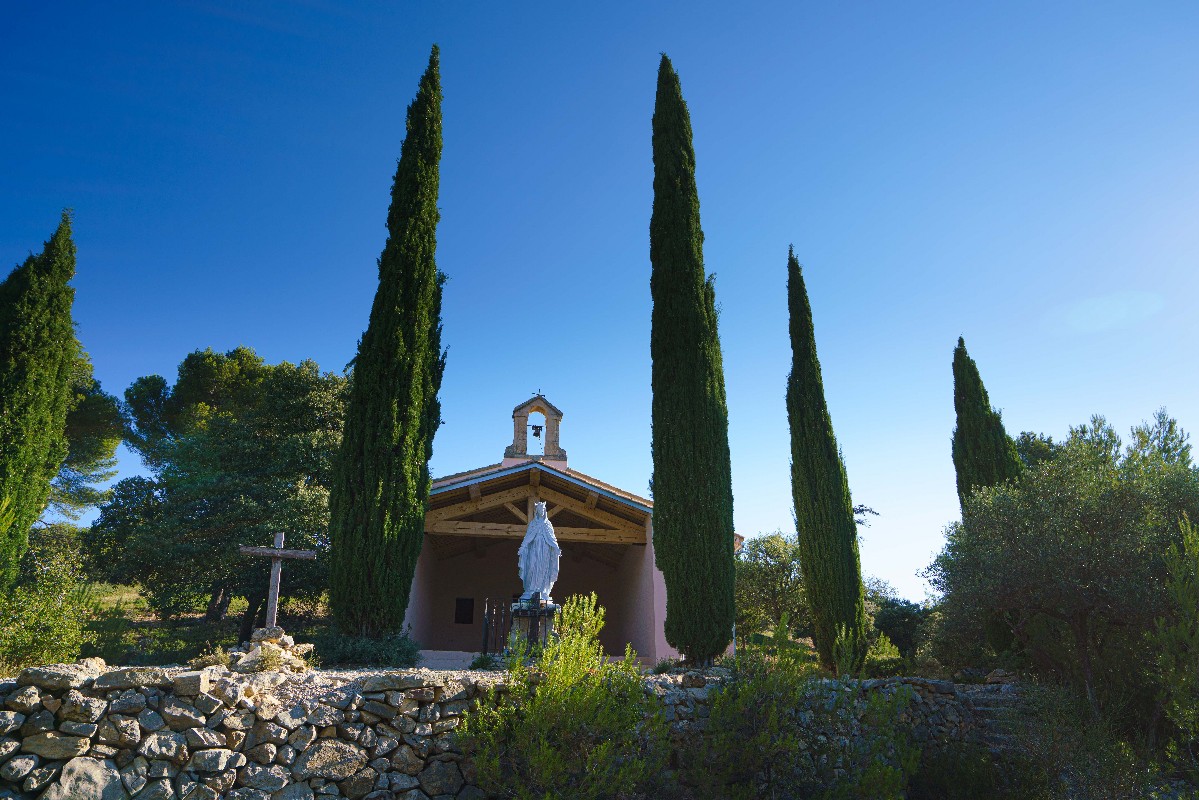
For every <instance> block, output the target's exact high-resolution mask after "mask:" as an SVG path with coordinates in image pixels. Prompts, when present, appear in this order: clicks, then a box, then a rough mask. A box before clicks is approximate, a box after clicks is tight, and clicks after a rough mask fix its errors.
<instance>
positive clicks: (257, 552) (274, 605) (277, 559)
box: [238, 533, 316, 628]
mask: <svg viewBox="0 0 1199 800" xmlns="http://www.w3.org/2000/svg"><path fill="white" fill-rule="evenodd" d="M238 551H239V552H240V553H241V554H242V555H243V556H266V557H268V558H270V560H271V588H270V590H269V591H268V592H267V595H266V627H268V628H274V627H275V620H276V617H277V615H278V613H279V578H280V576H281V575H282V574H283V559H285V558H299V559H303V560H305V561H312V560H314V559H315V558H316V551H315V550H284V549H283V534H282V533H276V534H275V546H274V547H247V546H245V545H242V546H241V547H239V548H238Z"/></svg>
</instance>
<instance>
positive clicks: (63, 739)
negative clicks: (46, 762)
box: [21, 731, 91, 760]
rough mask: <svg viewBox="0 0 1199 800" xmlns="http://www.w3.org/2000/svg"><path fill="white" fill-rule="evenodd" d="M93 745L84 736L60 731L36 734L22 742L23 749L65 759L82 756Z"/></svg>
mask: <svg viewBox="0 0 1199 800" xmlns="http://www.w3.org/2000/svg"><path fill="white" fill-rule="evenodd" d="M90 747H91V740H89V739H85V738H83V737H82V736H68V735H67V734H65V733H59V732H58V731H46V732H45V733H39V734H35V735H34V736H30V737H29V738H28V739H25V740H24V741H22V742H21V751H22V752H25V753H33V754H34V755H39V756H41V757H42V758H48V759H51V760H55V759H58V760H63V759H68V758H75V757H76V756H81V755H83V754H84V753H86V752H87V751H88V748H90Z"/></svg>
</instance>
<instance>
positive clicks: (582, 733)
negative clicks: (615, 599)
mask: <svg viewBox="0 0 1199 800" xmlns="http://www.w3.org/2000/svg"><path fill="white" fill-rule="evenodd" d="M603 625H604V610H603V608H602V607H600V606H598V605H597V604H596V597H595V595H594V594H592V595H590V596H589V597H572V598H570V599H569V600H567V601H566V603H565V604H564V605H563V607H562V612H561V615H560V617H559V620H558V626H557V627H558V636H557V637H555V638H553V639H551V640H550V642H549V643H548V644H547V645H546V646H545V648H544V649H542V650H541V651H540V652H539V653H537V654H536V657H535V658H533V659H531V660H527V659H525V658H523V657H516V658H512V659H510V660H509V663H508V680H507V689H506V691H504V692H502V693H500V692H495V691H493V692H492V693H490V694H489V695H487V696H485V697H484V698H483V700H482V701H481V702H480V705H479V707H478V708H477V709H476V710H475V711H474V712H473V713H471V714H469V715H467V716H466V717H465V718H464V724H463V725H462V726H461V727H459V728H458V737H459V741H460V742H461V743H462V746H463V747H464V749H465V751H466V752H467V753H468V754H470V756H471V758H472V759H473V761H474V764H475V766H476V768H477V770H478V776H479V777H478V782H479V784H480V785H483V786H487V787H489V788H490V789H491V791H492V792H493V793H495V794H496V795H498V796H500V797H514V798H521V800H543V798H551V797H570V798H573V799H574V800H592V799H593V798H611V797H619V796H623V795H628V794H630V793H632V792H635V791H642V790H645V789H646V788H648V787H649V786H650V784H651V783H652V782H653V781H654V780H656V779H657V778H658V777H659V775H660V774H661V772H662V769H663V767H664V766H665V761H666V725H665V722H664V720H663V718H662V715H661V711H660V708H659V706H658V703H657V702H656V701H655V700H654V699H652V698H650V697H648V696H647V695H646V693H645V690H644V687H643V685H642V680H641V673H640V670H639V668H638V666H637V660H636V654H635V653H634V652H633V651H632V649H630V648H626V649H625V654H624V658H623V659H622V660H620V661H615V662H609V661H608V659H607V658H606V657H605V655H604V650H603V646H602V645H601V644H600V642H599V632H600V630H601V629H602V628H603ZM526 661H528V663H526Z"/></svg>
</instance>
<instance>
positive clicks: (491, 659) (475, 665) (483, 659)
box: [468, 653, 503, 669]
mask: <svg viewBox="0 0 1199 800" xmlns="http://www.w3.org/2000/svg"><path fill="white" fill-rule="evenodd" d="M502 666H503V665H502V664H501V663H500V660H499V659H498V658H496V657H495V655H494V654H492V653H479V654H478V655H477V656H475V657H474V659H473V660H472V661H471V662H470V667H468V669H500V668H501V667H502Z"/></svg>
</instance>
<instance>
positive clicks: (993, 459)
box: [953, 336, 1021, 508]
mask: <svg viewBox="0 0 1199 800" xmlns="http://www.w3.org/2000/svg"><path fill="white" fill-rule="evenodd" d="M953 407H954V410H955V411H957V426H956V427H954V429H953V467H954V470H955V471H956V472H957V481H958V500H959V502H960V503H961V504H962V507H963V508H965V505H966V498H968V497H969V496H970V493H971V492H972V491H974V490H975V489H977V488H978V487H980V486H994V485H995V484H997V483H1002V482H1003V481H1005V480H1007V479H1008V478H1014V477H1016V476H1017V475H1019V474H1020V470H1021V464H1020V456H1019V455H1017V453H1016V443H1015V442H1013V441H1012V440H1011V439H1010V438H1009V437H1008V435H1007V431H1005V430H1004V429H1003V420H1002V419H1001V418H1000V415H999V412H998V411H996V410H995V409H993V408H991V401H990V400H989V399H988V397H987V390H986V388H985V387H984V386H983V381H982V378H981V377H980V376H979V374H978V365H977V364H975V363H974V359H973V358H971V357H970V355H969V354H968V353H967V352H966V342H965V340H963V339H962V337H960V336H959V337H958V346H957V347H955V348H954V350H953Z"/></svg>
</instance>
